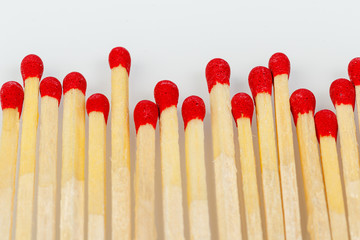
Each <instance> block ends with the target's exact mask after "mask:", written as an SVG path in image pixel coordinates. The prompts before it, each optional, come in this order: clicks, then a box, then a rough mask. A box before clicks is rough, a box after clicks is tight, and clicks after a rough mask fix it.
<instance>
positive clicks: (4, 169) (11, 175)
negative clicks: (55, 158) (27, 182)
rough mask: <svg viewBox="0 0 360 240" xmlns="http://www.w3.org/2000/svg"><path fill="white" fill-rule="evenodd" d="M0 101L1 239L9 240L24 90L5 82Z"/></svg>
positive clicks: (11, 82)
mask: <svg viewBox="0 0 360 240" xmlns="http://www.w3.org/2000/svg"><path fill="white" fill-rule="evenodd" d="M0 99H1V108H2V110H3V112H2V130H1V142H0V179H1V181H0V223H1V224H0V236H1V238H2V239H5V240H10V239H12V236H11V226H12V219H13V210H14V204H13V202H14V194H15V172H16V160H17V151H18V150H17V149H18V138H19V125H20V115H21V109H22V105H23V100H24V91H23V88H22V87H21V85H20V84H19V83H17V82H13V81H10V82H6V83H4V85H3V86H2V87H1V90H0Z"/></svg>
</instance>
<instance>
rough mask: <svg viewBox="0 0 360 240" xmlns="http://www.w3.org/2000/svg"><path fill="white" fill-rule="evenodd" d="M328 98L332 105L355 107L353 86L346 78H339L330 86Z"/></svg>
mask: <svg viewBox="0 0 360 240" xmlns="http://www.w3.org/2000/svg"><path fill="white" fill-rule="evenodd" d="M330 98H331V101H332V102H333V104H334V105H341V104H344V105H349V104H350V105H351V106H352V107H353V109H354V107H355V88H354V85H353V84H352V83H351V82H350V81H349V80H347V79H344V78H339V79H337V80H335V81H333V82H332V84H331V86H330Z"/></svg>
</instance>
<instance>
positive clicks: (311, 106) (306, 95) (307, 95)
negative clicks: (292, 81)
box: [290, 88, 316, 125]
mask: <svg viewBox="0 0 360 240" xmlns="http://www.w3.org/2000/svg"><path fill="white" fill-rule="evenodd" d="M315 104H316V100H315V96H314V94H313V93H312V92H311V91H309V90H307V89H305V88H301V89H298V90H296V91H295V92H293V94H291V97H290V108H291V112H292V115H293V117H294V122H295V125H296V124H297V120H298V117H299V115H300V114H305V113H310V112H311V114H314V111H315Z"/></svg>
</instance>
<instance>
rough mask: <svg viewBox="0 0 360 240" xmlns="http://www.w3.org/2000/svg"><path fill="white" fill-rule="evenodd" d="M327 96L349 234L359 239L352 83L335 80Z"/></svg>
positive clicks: (359, 181) (359, 169) (358, 168)
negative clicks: (335, 133) (336, 133)
mask: <svg viewBox="0 0 360 240" xmlns="http://www.w3.org/2000/svg"><path fill="white" fill-rule="evenodd" d="M330 97H331V100H332V102H333V104H334V106H335V109H336V115H337V122H338V125H339V135H340V145H341V148H340V152H341V159H342V166H343V176H344V185H345V193H346V202H347V209H348V223H349V230H350V238H351V239H360V165H359V150H358V142H357V140H356V127H355V120H354V107H355V90H354V86H353V84H352V83H351V82H350V81H348V80H346V79H338V80H335V81H334V82H333V83H332V84H331V86H330Z"/></svg>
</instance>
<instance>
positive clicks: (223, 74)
mask: <svg viewBox="0 0 360 240" xmlns="http://www.w3.org/2000/svg"><path fill="white" fill-rule="evenodd" d="M205 76H206V81H207V85H208V90H209V93H210V92H211V89H212V88H213V87H214V86H215V85H216V84H217V83H220V84H226V85H230V66H229V64H228V63H227V62H226V61H225V60H224V59H221V58H214V59H213V60H211V61H210V62H209V63H208V64H207V66H206V70H205Z"/></svg>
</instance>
